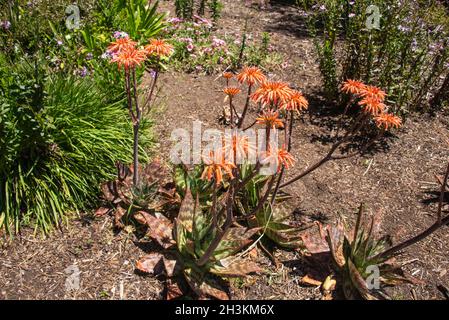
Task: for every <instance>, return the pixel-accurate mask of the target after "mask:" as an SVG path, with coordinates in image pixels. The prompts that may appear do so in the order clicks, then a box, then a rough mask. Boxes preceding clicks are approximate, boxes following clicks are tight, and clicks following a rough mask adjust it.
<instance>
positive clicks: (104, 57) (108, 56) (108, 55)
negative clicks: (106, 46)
mask: <svg viewBox="0 0 449 320" xmlns="http://www.w3.org/2000/svg"><path fill="white" fill-rule="evenodd" d="M111 58H112V54H111V52H110V51H106V52H105V53H103V54H102V55H101V59H104V60H109V59H111Z"/></svg>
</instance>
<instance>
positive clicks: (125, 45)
mask: <svg viewBox="0 0 449 320" xmlns="http://www.w3.org/2000/svg"><path fill="white" fill-rule="evenodd" d="M136 45H137V43H136V42H135V41H133V40H131V39H130V38H129V37H125V38H119V39H117V40H115V41H114V42H112V43H111V44H110V45H109V46H108V51H109V52H111V53H116V54H119V53H120V52H122V51H124V50H128V49H134V48H135V47H136Z"/></svg>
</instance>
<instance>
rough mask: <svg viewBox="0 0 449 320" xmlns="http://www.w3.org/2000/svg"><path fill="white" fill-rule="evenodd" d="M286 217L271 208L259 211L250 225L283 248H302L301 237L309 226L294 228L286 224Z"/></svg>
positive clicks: (267, 207)
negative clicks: (257, 228)
mask: <svg viewBox="0 0 449 320" xmlns="http://www.w3.org/2000/svg"><path fill="white" fill-rule="evenodd" d="M286 220H287V215H286V214H282V212H281V211H279V210H275V211H273V210H272V208H271V206H265V207H264V209H263V210H260V211H259V212H258V213H257V214H256V217H255V218H254V219H252V220H251V221H250V225H252V226H257V227H260V228H261V229H262V230H263V232H264V233H265V235H266V236H267V237H268V238H270V239H271V240H272V241H274V242H275V243H276V244H278V245H279V246H281V247H284V248H291V249H295V248H301V247H303V246H304V244H303V242H302V238H301V235H302V233H303V231H304V230H306V229H308V228H310V225H304V226H299V227H298V226H294V225H291V224H290V223H287V222H286Z"/></svg>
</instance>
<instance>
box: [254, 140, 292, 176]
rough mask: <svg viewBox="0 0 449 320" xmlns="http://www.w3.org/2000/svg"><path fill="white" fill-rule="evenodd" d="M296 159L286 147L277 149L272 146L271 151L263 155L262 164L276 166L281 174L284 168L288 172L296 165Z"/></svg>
mask: <svg viewBox="0 0 449 320" xmlns="http://www.w3.org/2000/svg"><path fill="white" fill-rule="evenodd" d="M295 162H296V160H295V158H294V157H293V156H292V155H291V154H290V152H288V151H287V150H286V149H285V146H282V148H275V147H274V146H273V145H270V150H269V151H265V152H264V153H263V155H262V160H261V163H262V164H264V165H265V164H270V165H272V164H275V165H276V168H277V172H278V173H279V172H280V171H281V169H282V166H284V167H285V168H286V169H287V170H288V169H290V168H291V167H293V166H294V165H295Z"/></svg>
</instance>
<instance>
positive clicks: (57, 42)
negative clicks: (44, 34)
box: [56, 40, 64, 47]
mask: <svg viewBox="0 0 449 320" xmlns="http://www.w3.org/2000/svg"><path fill="white" fill-rule="evenodd" d="M56 44H57V45H58V46H59V47H60V46H62V45H63V44H64V42H62V40H56Z"/></svg>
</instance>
